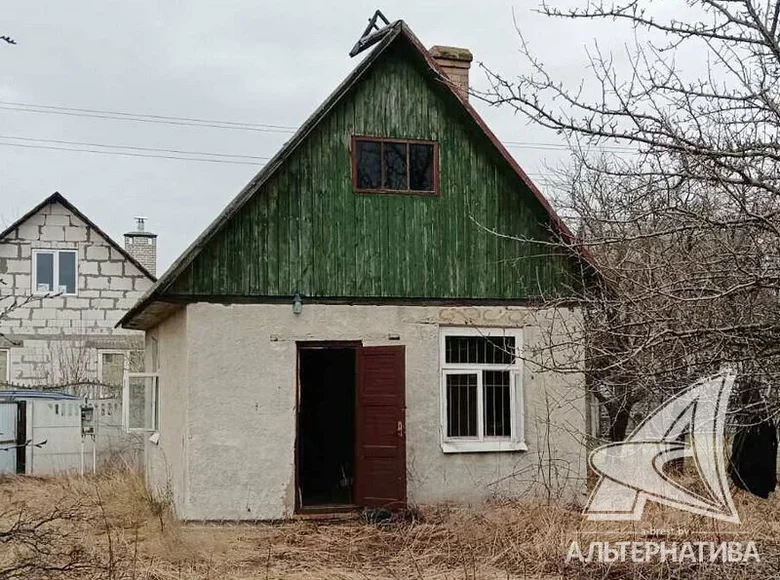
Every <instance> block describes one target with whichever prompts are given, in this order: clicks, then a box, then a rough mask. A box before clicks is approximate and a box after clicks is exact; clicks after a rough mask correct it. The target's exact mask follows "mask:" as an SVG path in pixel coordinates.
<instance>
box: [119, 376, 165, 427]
mask: <svg viewBox="0 0 780 580" xmlns="http://www.w3.org/2000/svg"><path fill="white" fill-rule="evenodd" d="M122 395H123V396H122V413H123V423H124V426H125V430H127V431H129V432H132V431H157V430H158V429H159V423H160V403H159V401H160V386H159V377H158V376H157V374H154V373H127V375H126V376H125V385H124V389H123V393H122Z"/></svg>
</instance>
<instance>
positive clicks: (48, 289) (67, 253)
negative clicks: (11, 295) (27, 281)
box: [33, 250, 78, 294]
mask: <svg viewBox="0 0 780 580" xmlns="http://www.w3.org/2000/svg"><path fill="white" fill-rule="evenodd" d="M77 278H78V265H77V260H76V252H75V250H33V292H34V293H36V294H46V293H56V294H76V280H77Z"/></svg>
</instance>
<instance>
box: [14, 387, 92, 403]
mask: <svg viewBox="0 0 780 580" xmlns="http://www.w3.org/2000/svg"><path fill="white" fill-rule="evenodd" d="M33 399H34V400H39V401H40V400H43V401H83V400H84V397H78V396H76V395H69V394H68V393H58V392H56V391H36V390H33V389H4V390H0V401H4V400H11V401H17V400H33Z"/></svg>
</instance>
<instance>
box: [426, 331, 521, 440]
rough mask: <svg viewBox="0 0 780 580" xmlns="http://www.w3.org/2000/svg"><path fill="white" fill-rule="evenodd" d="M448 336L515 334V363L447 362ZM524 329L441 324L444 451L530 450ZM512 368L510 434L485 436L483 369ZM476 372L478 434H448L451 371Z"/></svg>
mask: <svg viewBox="0 0 780 580" xmlns="http://www.w3.org/2000/svg"><path fill="white" fill-rule="evenodd" d="M448 336H483V337H491V336H512V337H514V338H515V350H516V356H515V363H514V364H513V365H495V364H492V365H491V364H484V365H475V364H447V363H445V361H446V360H447V359H446V339H447V337H448ZM522 351H523V331H522V330H520V329H518V328H475V327H454V326H452V327H445V326H442V327H440V328H439V381H440V389H439V398H440V401H441V404H440V413H441V416H440V428H441V449H442V451H443V452H444V453H479V452H496V451H527V450H528V446H527V445H526V443H525V421H524V415H525V399H524V396H523V361H522V357H521V355H522ZM491 369H494V370H508V371H509V401H510V402H509V404H510V409H511V413H510V432H511V433H512V435H511V437H489V438H485V437H484V436H483V426H482V422H483V417H482V404H483V403H482V397H483V395H482V371H483V370H491ZM469 372H471V373H474V374H476V375H477V433H478V437H473V438H472V437H468V438H467V437H457V438H456V437H447V381H446V376H447V375H448V374H467V373H469Z"/></svg>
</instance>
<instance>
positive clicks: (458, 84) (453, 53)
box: [428, 46, 474, 100]
mask: <svg viewBox="0 0 780 580" xmlns="http://www.w3.org/2000/svg"><path fill="white" fill-rule="evenodd" d="M428 52H430V54H431V56H432V57H433V60H435V61H436V63H437V64H438V65H439V66H440V67H441V69H442V70H443V71H444V72H445V74H446V75H447V76H448V77H449V78H450V81H452V84H453V85H455V88H456V89H457V90H458V92H459V93H460V94H461V96H462V97H463V98H464V99H466V100H468V98H469V69H470V68H471V61H472V60H473V58H474V57H473V56H472V55H471V51H470V50H469V49H468V48H456V47H454V46H432V47H431V50H430V51H428Z"/></svg>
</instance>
